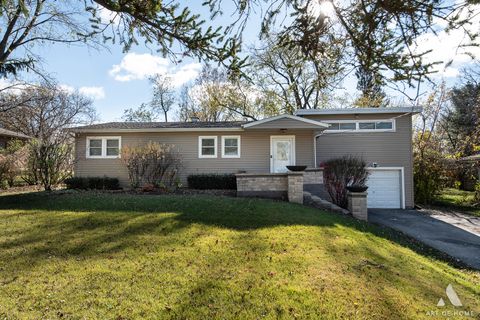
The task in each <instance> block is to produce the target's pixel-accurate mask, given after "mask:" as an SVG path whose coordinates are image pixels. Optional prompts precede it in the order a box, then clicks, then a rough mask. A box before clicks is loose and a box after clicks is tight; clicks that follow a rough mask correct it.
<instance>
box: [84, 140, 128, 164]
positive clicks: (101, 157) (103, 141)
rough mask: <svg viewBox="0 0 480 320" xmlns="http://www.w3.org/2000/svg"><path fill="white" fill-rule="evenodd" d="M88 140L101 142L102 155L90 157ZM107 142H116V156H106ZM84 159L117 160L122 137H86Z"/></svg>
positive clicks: (119, 156)
mask: <svg viewBox="0 0 480 320" xmlns="http://www.w3.org/2000/svg"><path fill="white" fill-rule="evenodd" d="M90 140H102V154H101V155H100V156H91V155H90ZM107 140H118V155H116V156H107ZM86 146H87V147H86V158H87V159H119V158H121V150H122V137H120V136H100V137H90V136H89V137H87V140H86Z"/></svg>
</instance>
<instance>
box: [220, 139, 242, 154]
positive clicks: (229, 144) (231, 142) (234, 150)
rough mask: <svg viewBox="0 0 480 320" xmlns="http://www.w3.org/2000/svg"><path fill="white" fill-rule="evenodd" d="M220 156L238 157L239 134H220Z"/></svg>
mask: <svg viewBox="0 0 480 320" xmlns="http://www.w3.org/2000/svg"><path fill="white" fill-rule="evenodd" d="M222 158H240V136H222Z"/></svg>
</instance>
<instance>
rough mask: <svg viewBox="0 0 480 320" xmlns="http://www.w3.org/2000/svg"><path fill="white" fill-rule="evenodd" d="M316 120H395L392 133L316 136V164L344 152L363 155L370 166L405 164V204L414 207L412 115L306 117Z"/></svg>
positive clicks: (341, 154) (326, 134) (397, 165)
mask: <svg viewBox="0 0 480 320" xmlns="http://www.w3.org/2000/svg"><path fill="white" fill-rule="evenodd" d="M306 118H308V119H313V120H317V121H326V120H376V119H394V118H395V121H396V130H395V131H394V132H365V133H359V132H356V133H324V134H323V135H321V136H320V137H319V138H318V139H317V163H320V162H323V161H326V160H329V159H332V158H337V157H340V156H343V155H349V154H350V155H355V156H359V157H362V158H363V159H364V160H365V161H366V162H367V163H368V164H369V165H371V164H372V163H373V162H377V163H378V165H379V166H381V167H404V169H405V205H406V206H407V207H413V205H414V200H413V159H412V117H411V115H410V114H406V115H398V114H362V115H358V116H357V117H355V116H354V115H324V116H318V115H315V116H313V115H312V116H306Z"/></svg>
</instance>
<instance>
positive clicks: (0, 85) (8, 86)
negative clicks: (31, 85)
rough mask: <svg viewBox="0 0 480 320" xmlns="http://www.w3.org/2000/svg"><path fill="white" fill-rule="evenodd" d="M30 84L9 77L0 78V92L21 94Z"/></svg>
mask: <svg viewBox="0 0 480 320" xmlns="http://www.w3.org/2000/svg"><path fill="white" fill-rule="evenodd" d="M27 87H28V84H27V83H25V82H18V81H17V82H16V81H12V80H10V79H7V78H0V92H2V93H9V94H20V93H21V92H22V90H24V89H26V88H27Z"/></svg>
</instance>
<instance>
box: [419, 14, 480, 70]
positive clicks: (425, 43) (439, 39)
mask: <svg viewBox="0 0 480 320" xmlns="http://www.w3.org/2000/svg"><path fill="white" fill-rule="evenodd" d="M473 9H474V11H476V12H478V13H479V14H480V6H475V7H473ZM465 14H466V13H465ZM436 22H437V26H438V27H439V28H441V29H443V28H444V27H446V25H445V23H444V22H443V21H440V20H438V19H437V20H436ZM470 23H471V24H470V25H467V26H466V28H467V29H471V30H470V31H472V32H478V26H479V25H480V15H476V16H475V17H474V18H473V19H470ZM476 29H477V30H476ZM477 41H478V40H477ZM477 43H478V42H477ZM417 44H418V45H417V46H416V47H415V52H416V53H420V52H425V51H427V50H432V51H431V52H430V53H428V54H426V55H425V56H424V58H423V59H424V61H425V62H427V63H434V62H441V63H440V64H438V65H437V66H436V67H435V71H437V73H436V74H435V75H434V76H435V77H444V78H452V77H456V76H458V75H459V69H460V68H462V67H463V66H465V65H466V64H469V63H471V62H473V60H472V58H471V56H472V55H473V56H474V57H476V58H477V59H478V58H479V57H480V47H476V46H468V45H469V44H471V40H470V38H469V37H468V36H467V34H466V33H465V32H464V30H462V29H457V30H451V31H450V32H448V33H447V32H446V31H439V32H438V33H437V34H434V33H432V32H431V33H427V34H424V35H422V36H420V37H419V39H418V41H417Z"/></svg>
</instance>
